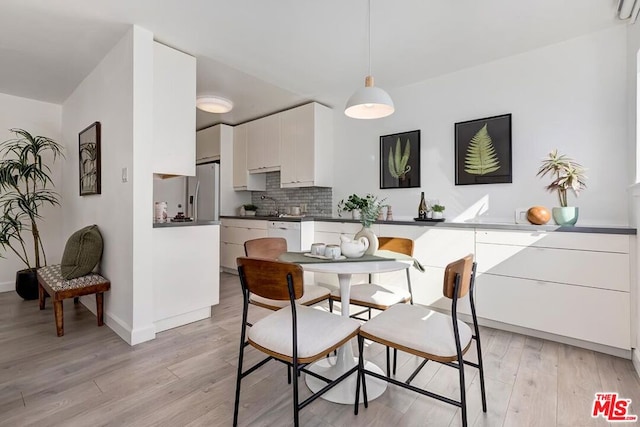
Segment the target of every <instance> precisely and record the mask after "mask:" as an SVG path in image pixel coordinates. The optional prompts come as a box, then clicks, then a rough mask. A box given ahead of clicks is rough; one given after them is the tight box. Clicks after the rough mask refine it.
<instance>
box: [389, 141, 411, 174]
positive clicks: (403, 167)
mask: <svg viewBox="0 0 640 427" xmlns="http://www.w3.org/2000/svg"><path fill="white" fill-rule="evenodd" d="M401 153H402V154H401ZM410 155H411V141H409V140H408V139H407V144H406V145H405V146H404V152H402V146H401V143H400V138H398V140H397V141H396V150H395V154H394V152H393V147H389V173H390V174H391V176H392V177H394V178H398V179H400V180H404V179H405V177H406V175H407V174H408V173H409V171H410V170H411V166H410V165H408V164H407V163H409V156H410Z"/></svg>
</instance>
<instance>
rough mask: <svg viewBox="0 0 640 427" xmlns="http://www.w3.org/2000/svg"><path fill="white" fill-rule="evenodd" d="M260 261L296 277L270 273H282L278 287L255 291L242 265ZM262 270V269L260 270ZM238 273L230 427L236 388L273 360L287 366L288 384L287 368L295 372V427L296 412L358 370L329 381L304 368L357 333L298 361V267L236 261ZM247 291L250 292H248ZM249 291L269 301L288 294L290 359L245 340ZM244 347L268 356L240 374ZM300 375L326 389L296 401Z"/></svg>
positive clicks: (300, 287) (300, 291)
mask: <svg viewBox="0 0 640 427" xmlns="http://www.w3.org/2000/svg"><path fill="white" fill-rule="evenodd" d="M256 261H257V262H260V261H262V262H264V263H266V264H272V265H276V264H277V265H280V266H285V267H287V266H288V268H290V270H292V271H297V272H298V273H299V274H292V272H291V271H287V272H286V273H285V274H282V271H285V270H282V269H281V270H280V272H275V273H274V274H282V278H281V283H282V285H281V288H280V289H278V288H276V287H274V286H270V285H266V286H259V287H258V288H256V287H254V286H253V285H254V284H253V283H250V281H249V280H248V279H247V274H246V273H247V272H246V264H247V263H254V262H256ZM261 270H263V269H261ZM238 273H239V275H240V284H241V286H242V297H243V308H242V330H241V333H240V351H239V354H238V373H237V377H236V393H235V404H234V411H233V425H234V426H237V425H238V409H239V404H240V385H241V381H242V379H243V378H244V377H246V376H247V375H249V374H251V373H252V372H254V371H256V370H257V369H258V368H260V367H261V366H262V365H264V364H265V363H267V362H268V361H270V360H272V359H273V360H276V361H279V362H281V363H284V364H285V365H287V366H288V367H289V383H291V374H290V372H291V369H293V371H294V372H295V375H294V381H293V417H294V425H295V426H296V427H298V426H299V423H300V421H299V412H300V410H301V409H303V408H304V407H306V406H307V405H309V404H310V403H311V402H313V401H314V400H316V399H317V398H318V397H320V396H321V395H322V394H324V393H326V392H327V391H329V390H331V389H332V388H333V387H335V386H336V385H337V384H338V383H340V382H341V381H342V380H344V379H345V378H347V377H348V376H349V375H351V374H353V373H354V372H357V371H358V367H357V366H354V367H353V368H352V369H350V370H348V371H347V372H345V373H344V374H343V375H341V376H340V377H338V378H336V379H335V380H331V379H329V378H325V377H323V376H321V375H318V374H317V373H315V372H312V371H310V370H308V369H306V368H307V366H308V365H309V364H310V363H313V362H315V361H316V360H319V359H321V358H323V357H324V356H325V354H328V353H330V352H332V351H334V350H336V349H337V348H338V347H340V346H342V345H344V344H345V343H347V342H348V341H349V340H350V339H351V338H353V337H355V336H356V334H357V330H356V332H355V333H354V334H353V335H351V336H348V337H347V338H346V339H344V340H342V341H340V342H338V343H334V345H332V346H331V347H329V348H327V349H326V353H325V352H323V353H322V354H320V355H318V356H317V357H313V358H304V359H302V358H299V357H298V331H297V314H296V303H295V300H296V299H298V298H300V297H301V296H302V294H303V293H304V287H303V284H302V268H301V267H300V266H299V265H296V264H290V263H284V262H279V261H274V260H268V259H262V260H257V259H252V258H238ZM261 274H264V275H267V274H269V272H267V271H261ZM250 290H251V291H250ZM250 292H253V293H255V294H257V295H260V296H262V297H264V298H270V299H278V300H284V299H285V297H284V293H285V292H286V293H287V294H288V300H289V302H290V304H291V321H292V337H291V339H292V343H293V347H292V349H293V354H292V357H287V356H285V355H282V354H278V353H275V352H273V351H271V350H269V349H265V348H263V347H261V346H259V345H257V344H255V343H253V342H252V341H250V340H247V326H249V325H248V322H247V314H248V311H249V294H250ZM248 345H252V346H253V347H255V348H257V349H258V350H260V351H262V352H264V353H265V354H267V355H268V356H267V357H266V358H265V359H263V360H261V361H260V362H258V363H256V364H255V365H253V366H252V367H250V368H248V369H247V370H245V371H243V359H244V349H245V347H247V346H248ZM301 372H304V373H306V374H307V375H311V376H313V377H315V378H318V379H320V380H322V381H324V382H325V383H327V385H326V386H324V387H323V388H322V389H321V390H319V391H318V392H317V393H315V394H313V395H312V396H310V397H308V398H307V399H305V400H304V401H302V402H300V401H299V394H298V382H299V380H298V378H299V376H300V373H301Z"/></svg>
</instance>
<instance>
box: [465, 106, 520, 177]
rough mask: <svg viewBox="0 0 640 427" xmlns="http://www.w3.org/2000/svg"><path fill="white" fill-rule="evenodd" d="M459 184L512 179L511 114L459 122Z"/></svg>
mask: <svg viewBox="0 0 640 427" xmlns="http://www.w3.org/2000/svg"><path fill="white" fill-rule="evenodd" d="M455 134H456V136H455V169H456V185H469V184H499V183H510V182H512V170H511V114H503V115H501V116H493V117H486V118H484V119H477V120H469V121H466V122H460V123H456V125H455Z"/></svg>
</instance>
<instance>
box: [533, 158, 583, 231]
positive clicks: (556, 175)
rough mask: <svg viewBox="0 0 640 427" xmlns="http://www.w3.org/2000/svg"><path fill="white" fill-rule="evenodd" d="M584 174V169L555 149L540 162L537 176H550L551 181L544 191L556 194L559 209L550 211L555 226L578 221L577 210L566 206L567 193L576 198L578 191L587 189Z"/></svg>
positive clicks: (555, 208)
mask: <svg viewBox="0 0 640 427" xmlns="http://www.w3.org/2000/svg"><path fill="white" fill-rule="evenodd" d="M584 172H585V169H584V168H583V167H582V165H580V164H579V163H577V162H576V161H574V160H573V159H571V158H569V157H567V156H565V155H564V154H559V153H558V150H557V149H556V150H553V151H552V152H550V153H549V156H548V157H547V158H546V159H543V160H542V165H541V166H540V169H538V173H537V176H539V177H541V178H542V177H544V176H546V175H551V178H553V181H551V183H550V184H549V185H547V187H546V189H547V190H548V191H550V192H554V191H555V192H557V193H558V201H559V202H560V207H554V208H553V209H552V215H553V219H554V220H555V221H556V224H558V225H574V224H575V223H576V221H577V220H578V208H577V207H574V206H568V203H567V193H568V192H569V191H572V192H573V193H574V194H575V195H576V197H577V196H578V195H579V194H580V191H582V190H583V189H585V188H586V187H587V185H586V183H585V181H586V180H587V176H586V175H585V174H584Z"/></svg>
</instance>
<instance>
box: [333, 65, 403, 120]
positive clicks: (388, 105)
mask: <svg viewBox="0 0 640 427" xmlns="http://www.w3.org/2000/svg"><path fill="white" fill-rule="evenodd" d="M394 111H395V107H394V106H393V101H392V100H391V97H390V96H389V94H388V93H387V92H385V91H384V90H382V89H380V88H379V87H375V86H373V77H371V76H367V78H366V79H365V86H364V87H361V88H360V89H358V90H356V91H355V93H354V94H353V95H351V98H349V100H348V101H347V105H346V107H345V110H344V114H346V115H347V116H349V117H351V118H354V119H380V118H382V117H387V116H390V115H391V114H393V112H394Z"/></svg>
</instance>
